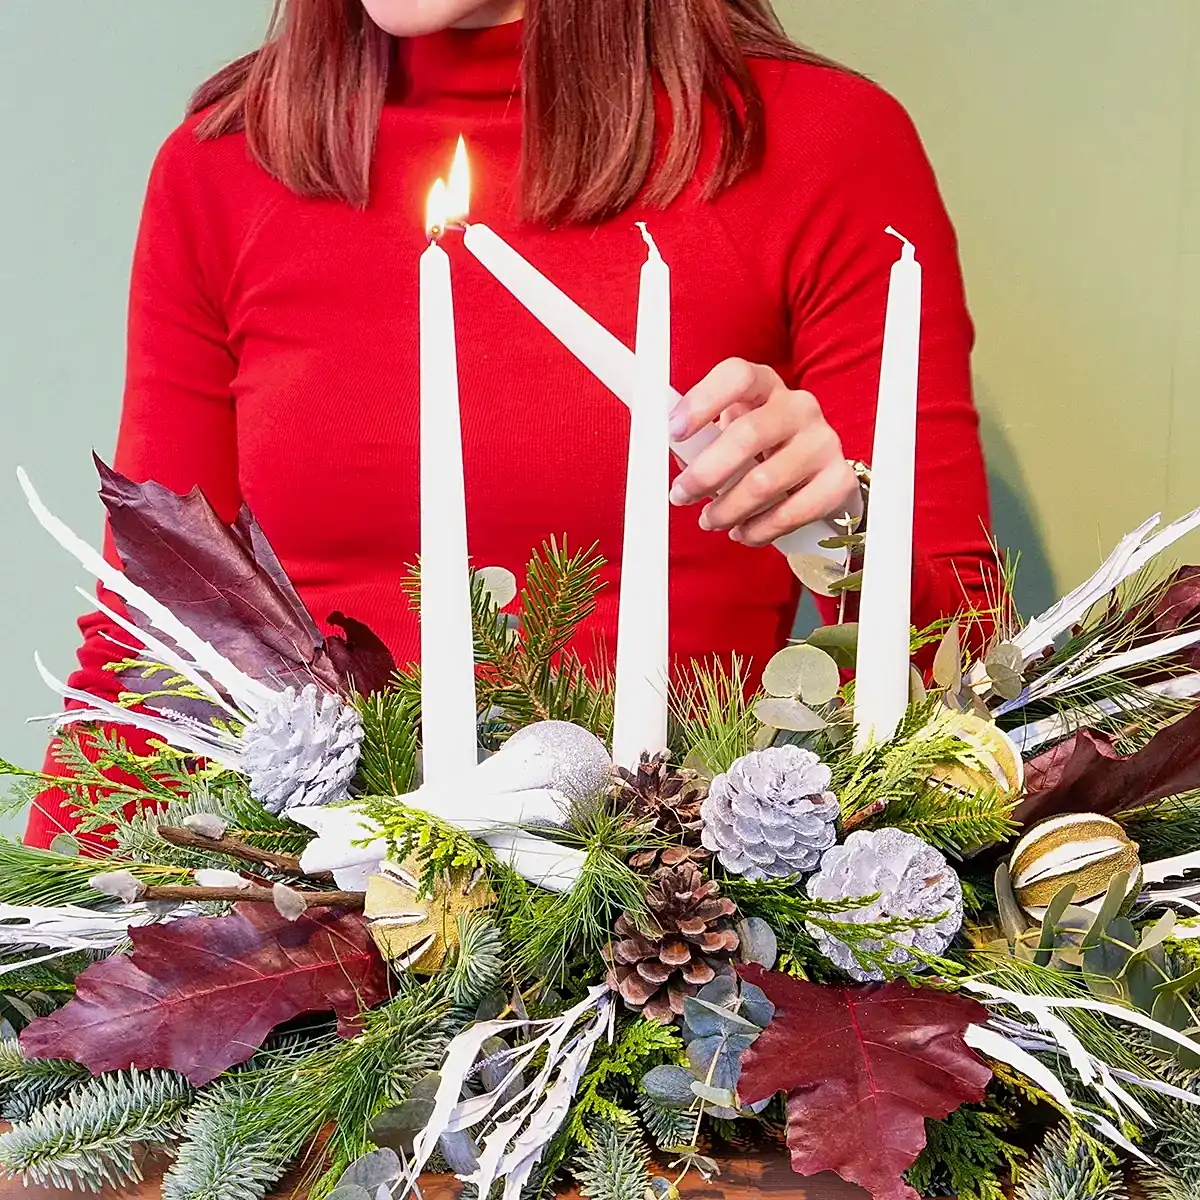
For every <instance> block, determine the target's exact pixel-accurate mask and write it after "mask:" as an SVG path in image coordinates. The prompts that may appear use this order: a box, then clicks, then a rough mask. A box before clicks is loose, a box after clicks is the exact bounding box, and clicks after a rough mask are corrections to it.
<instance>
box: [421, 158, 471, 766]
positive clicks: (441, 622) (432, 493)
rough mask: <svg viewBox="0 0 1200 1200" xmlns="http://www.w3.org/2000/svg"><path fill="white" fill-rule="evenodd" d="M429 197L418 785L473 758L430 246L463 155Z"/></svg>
mask: <svg viewBox="0 0 1200 1200" xmlns="http://www.w3.org/2000/svg"><path fill="white" fill-rule="evenodd" d="M455 168H456V169H455V172H454V173H452V175H451V186H450V187H449V188H447V186H446V185H445V184H444V183H443V182H442V180H440V179H439V180H438V181H437V183H436V184H435V185H434V188H433V191H432V192H431V193H430V196H429V209H428V215H427V220H426V229H427V231H428V233H429V238H430V241H429V248H428V249H427V250H426V251H425V253H424V254H423V255H422V256H421V302H420V308H421V730H422V755H423V762H424V777H425V782H426V783H430V782H437V781H440V780H442V779H446V778H447V777H452V776H453V775H455V774H456V773H461V772H462V771H463V770H464V769H466V768H467V767H469V766H472V765H474V763H475V761H476V749H475V747H476V741H477V737H476V729H475V648H474V635H473V633H472V626H471V579H470V568H469V565H468V561H467V506H466V498H465V495H464V487H463V454H462V428H461V421H460V418H459V408H458V357H457V346H456V341H455V334H454V296H453V292H452V290H451V284H450V259H449V257H448V256H447V254H446V252H445V251H444V250H443V249H442V248H441V246H440V245H439V244H438V239H439V238H440V237H441V235H442V234H443V233H444V232H445V230H446V228H447V226H448V224H449V223H450V222H451V221H453V220H455V219H456V218H461V217H463V216H465V215H466V211H467V195H468V180H467V176H466V159H465V156H460V158H458V159H456V160H455Z"/></svg>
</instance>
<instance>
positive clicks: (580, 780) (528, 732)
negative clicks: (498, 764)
mask: <svg viewBox="0 0 1200 1200" xmlns="http://www.w3.org/2000/svg"><path fill="white" fill-rule="evenodd" d="M501 753H502V754H505V755H510V756H525V755H528V756H530V757H543V758H545V759H546V760H547V761H548V763H549V765H550V779H549V781H548V784H547V786H549V787H551V788H553V789H554V790H555V791H556V792H562V794H563V795H564V796H566V797H567V798H568V799H569V800H573V801H575V802H577V803H578V802H580V801H583V800H591V799H592V798H594V797H595V796H598V795H599V794H600V793H601V792H603V791H604V790H605V789H606V788H608V787H609V786H610V785H611V783H612V777H613V761H612V756H611V755H610V754H609V752H608V750H607V749H606V748H605V745H604V743H603V742H602V741H601V740H600V739H599V738H598V737H596V735H595V734H594V733H589V732H588V731H587V730H586V729H584V728H583V727H582V726H581V725H572V724H571V723H570V722H569V721H538V722H537V723H536V724H534V725H526V726H525V728H524V729H519V730H518V731H517V732H516V733H514V734H513V735H512V737H510V738H509V739H508V741H507V742H506V743H505V745H504V749H503V750H502V751H501Z"/></svg>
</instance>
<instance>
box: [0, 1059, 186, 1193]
mask: <svg viewBox="0 0 1200 1200" xmlns="http://www.w3.org/2000/svg"><path fill="white" fill-rule="evenodd" d="M194 1095H195V1093H194V1092H193V1091H192V1088H191V1087H190V1085H189V1084H188V1082H187V1080H186V1079H184V1078H183V1077H182V1076H180V1075H175V1074H173V1073H172V1072H169V1071H116V1072H113V1073H111V1074H108V1075H101V1076H99V1077H97V1078H95V1079H92V1080H89V1081H87V1082H86V1083H83V1084H81V1085H80V1086H79V1087H77V1088H76V1089H75V1090H74V1091H72V1092H71V1093H70V1094H69V1095H68V1096H66V1097H65V1098H64V1099H61V1100H57V1101H55V1102H54V1103H52V1104H50V1105H49V1106H47V1107H46V1108H42V1109H40V1110H38V1111H37V1112H36V1113H34V1114H33V1115H32V1116H31V1117H29V1119H28V1120H25V1121H19V1122H17V1123H16V1124H15V1125H13V1127H12V1128H11V1129H10V1130H9V1131H8V1133H6V1134H4V1135H3V1136H0V1170H3V1171H5V1172H7V1173H8V1174H9V1175H21V1176H24V1178H25V1180H26V1181H27V1182H29V1183H35V1184H41V1185H49V1186H50V1187H56V1188H67V1189H71V1188H75V1187H78V1188H81V1189H82V1190H84V1191H91V1192H98V1191H100V1190H101V1189H102V1188H103V1187H104V1186H105V1185H106V1184H109V1185H111V1186H112V1187H115V1188H120V1187H122V1186H124V1185H125V1184H127V1183H138V1182H140V1181H141V1179H142V1161H143V1157H144V1154H143V1151H144V1149H145V1147H147V1146H160V1147H161V1146H168V1145H170V1144H171V1143H172V1142H173V1141H175V1139H176V1138H177V1137H178V1136H179V1134H180V1131H181V1130H182V1128H183V1125H184V1120H185V1115H186V1112H187V1109H188V1107H189V1106H190V1105H191V1103H192V1100H193V1098H194Z"/></svg>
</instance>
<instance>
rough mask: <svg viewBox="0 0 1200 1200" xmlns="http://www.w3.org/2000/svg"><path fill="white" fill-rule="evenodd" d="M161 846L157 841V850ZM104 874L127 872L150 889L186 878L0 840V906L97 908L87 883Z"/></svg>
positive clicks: (150, 866) (156, 867)
mask: <svg viewBox="0 0 1200 1200" xmlns="http://www.w3.org/2000/svg"><path fill="white" fill-rule="evenodd" d="M163 845H164V843H162V842H161V841H159V842H158V846H159V847H163ZM105 871H131V872H132V873H133V874H134V875H136V876H137V877H138V878H139V879H141V880H142V881H143V882H144V883H146V884H148V885H150V886H158V885H160V884H178V883H184V882H186V881H187V879H188V876H189V873H188V872H187V871H186V870H183V869H182V868H179V867H175V866H171V865H167V864H157V863H141V862H134V861H132V860H131V859H127V858H125V857H123V856H121V857H117V856H115V855H114V856H106V857H99V858H80V857H78V856H76V855H71V854H58V853H56V852H55V851H53V850H38V849H35V848H34V847H32V846H24V845H22V844H21V843H19V842H6V841H0V903H4V904H28V905H43V906H46V907H53V906H55V905H59V904H78V905H82V906H85V907H98V906H100V905H102V904H105V903H108V901H106V899H105V897H104V896H102V895H101V894H100V893H99V892H97V891H96V890H95V889H94V888H93V887H92V886H91V885H90V884H89V883H88V880H90V879H91V878H92V877H93V876H94V875H98V874H101V873H103V872H105Z"/></svg>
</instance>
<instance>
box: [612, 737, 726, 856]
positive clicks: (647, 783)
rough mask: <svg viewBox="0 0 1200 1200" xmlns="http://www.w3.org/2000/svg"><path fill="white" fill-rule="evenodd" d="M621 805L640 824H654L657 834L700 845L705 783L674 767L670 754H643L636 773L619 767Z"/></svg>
mask: <svg viewBox="0 0 1200 1200" xmlns="http://www.w3.org/2000/svg"><path fill="white" fill-rule="evenodd" d="M617 773H618V774H619V775H620V777H621V785H620V787H619V789H618V791H617V803H618V804H619V805H621V806H622V807H623V808H624V809H626V810H627V811H628V812H630V813H631V814H632V815H633V816H634V817H636V818H637V819H638V820H639V821H645V822H647V823H649V822H651V821H653V823H654V829H655V831H656V832H658V833H661V834H663V835H664V836H665V837H668V838H670V839H671V840H672V841H676V842H682V843H684V844H686V845H693V846H695V845H699V843H700V830H701V827H702V822H701V819H700V806H701V804H702V803H703V802H704V796H705V792H706V790H707V789H706V788H705V785H704V781H703V780H702V779H701V778H700V777H699V776H697V775H695V774H693V773H692V772H690V771H683V770H680V769H679V768H678V767H673V766H671V763H670V756H669V755H668V754H665V753H663V754H656V755H654V756H653V757H651V756H650V755H649V754H643V755H642V761H641V762H640V763H639V764H638V768H637V770H636V771H630V770H627V769H626V768H625V767H618V768H617Z"/></svg>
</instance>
